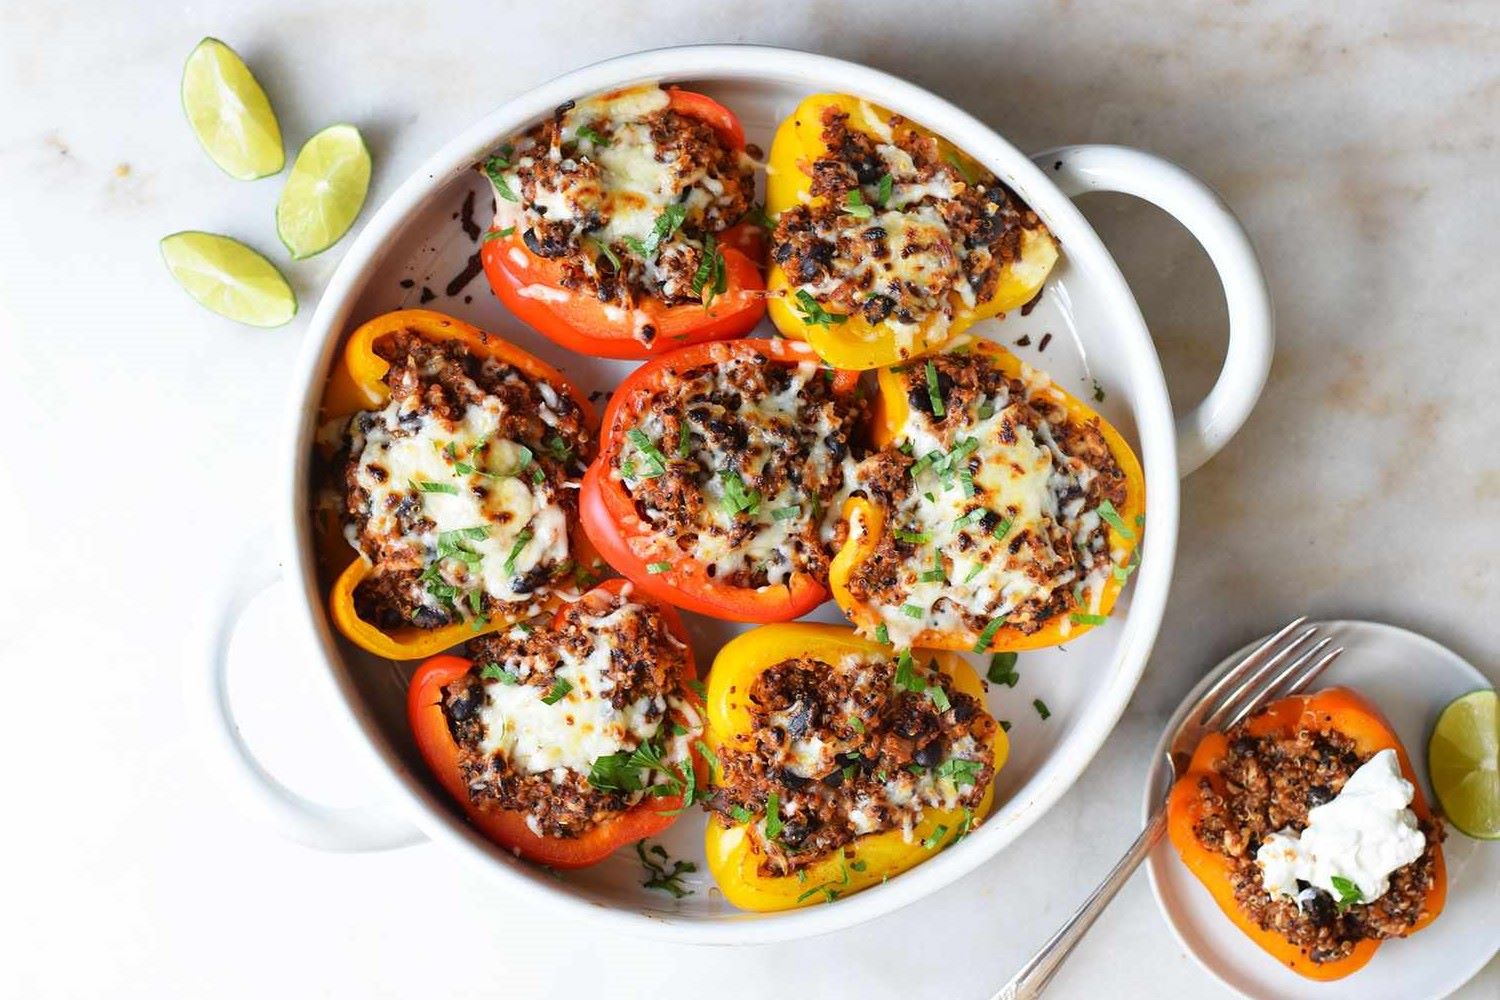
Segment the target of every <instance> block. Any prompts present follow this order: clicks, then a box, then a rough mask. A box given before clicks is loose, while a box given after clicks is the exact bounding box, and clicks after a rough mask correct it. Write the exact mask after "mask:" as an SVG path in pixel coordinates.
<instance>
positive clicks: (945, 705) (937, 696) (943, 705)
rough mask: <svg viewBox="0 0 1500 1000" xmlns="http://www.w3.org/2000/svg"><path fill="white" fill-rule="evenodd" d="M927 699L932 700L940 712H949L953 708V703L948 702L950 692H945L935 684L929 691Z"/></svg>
mask: <svg viewBox="0 0 1500 1000" xmlns="http://www.w3.org/2000/svg"><path fill="white" fill-rule="evenodd" d="M927 697H928V698H931V699H932V704H933V705H934V706H936V708H937V710H938V711H939V712H946V711H948V709H950V708H952V707H953V704H952V702H950V701H949V700H948V692H946V691H944V690H943V689H942V688H940V687H938V686H937V685H936V684H933V685H932V686H930V687H929V688H928V689H927Z"/></svg>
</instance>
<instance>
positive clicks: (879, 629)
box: [875, 622, 891, 646]
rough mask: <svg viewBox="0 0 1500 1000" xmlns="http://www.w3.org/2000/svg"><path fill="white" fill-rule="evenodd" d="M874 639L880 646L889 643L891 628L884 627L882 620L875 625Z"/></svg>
mask: <svg viewBox="0 0 1500 1000" xmlns="http://www.w3.org/2000/svg"><path fill="white" fill-rule="evenodd" d="M875 641H876V642H878V643H880V644H881V645H882V646H889V645H890V644H891V630H890V629H888V628H886V627H885V623H884V622H882V623H880V624H879V625H876V626H875Z"/></svg>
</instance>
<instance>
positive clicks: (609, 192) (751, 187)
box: [480, 85, 765, 358]
mask: <svg viewBox="0 0 1500 1000" xmlns="http://www.w3.org/2000/svg"><path fill="white" fill-rule="evenodd" d="M484 170H485V173H486V174H487V175H488V176H489V179H490V182H491V184H492V186H493V188H494V192H495V204H496V211H495V221H494V226H493V228H492V229H491V230H490V232H489V233H488V234H487V235H486V237H485V242H484V244H483V246H482V247H481V250H480V259H481V261H482V263H483V265H484V270H485V273H486V275H487V276H488V277H489V280H490V284H491V286H492V287H493V288H494V290H495V293H496V294H497V295H498V296H499V297H500V299H501V301H503V302H504V303H505V305H506V306H507V307H508V308H509V309H510V311H511V312H513V313H515V314H516V315H517V316H519V317H520V318H521V319H523V320H524V321H526V322H527V323H528V324H530V325H531V326H532V327H534V328H535V329H536V330H537V331H538V332H540V333H541V334H543V335H544V336H546V337H548V338H550V339H552V340H554V341H556V342H557V343H559V344H561V345H562V346H564V347H566V348H569V349H570V350H574V351H578V352H579V353H582V354H590V355H595V356H598V357H607V358H645V357H649V356H651V355H652V354H656V353H660V352H662V351H668V350H672V349H673V348H676V347H681V346H683V345H684V344H692V343H699V342H701V341H707V340H724V339H728V338H732V337H740V336H744V335H745V334H746V333H748V332H749V331H750V329H751V328H752V327H754V326H755V324H756V323H757V322H759V320H760V318H761V316H763V315H764V314H765V282H764V279H763V277H762V275H761V271H760V267H761V262H762V260H763V258H764V255H765V239H764V232H763V230H762V228H761V227H760V226H759V225H757V224H756V223H754V222H751V221H747V219H748V217H749V216H750V215H752V214H758V213H752V211H751V210H752V206H753V203H754V198H755V165H754V162H753V161H752V160H751V159H750V157H749V156H748V155H747V154H746V152H745V132H744V129H743V128H742V127H741V126H740V123H739V120H738V119H737V118H735V116H734V114H733V112H731V111H729V110H728V109H727V108H725V107H724V106H723V105H721V104H719V103H718V102H717V101H714V100H713V99H711V98H709V97H707V96H705V95H703V94H698V93H693V92H691V91H686V90H681V89H678V88H675V87H672V88H666V89H663V88H661V87H657V86H655V85H650V86H643V87H634V88H630V89H627V90H620V91H615V92H612V93H608V94H604V95H602V96H599V97H594V98H589V99H587V100H581V101H577V102H574V101H569V102H568V103H567V104H564V105H563V106H562V107H559V108H558V109H557V110H556V111H555V112H554V113H553V115H552V116H551V117H550V118H548V119H547V120H546V121H544V122H542V123H541V124H540V125H537V126H536V127H535V128H533V129H531V130H530V131H528V132H526V133H525V134H524V135H521V136H518V137H517V138H516V139H515V140H514V141H513V142H511V143H510V144H507V145H505V146H502V147H501V148H500V150H499V151H498V152H496V153H495V154H494V155H493V156H491V157H490V158H489V159H488V160H487V161H486V162H485V164H484Z"/></svg>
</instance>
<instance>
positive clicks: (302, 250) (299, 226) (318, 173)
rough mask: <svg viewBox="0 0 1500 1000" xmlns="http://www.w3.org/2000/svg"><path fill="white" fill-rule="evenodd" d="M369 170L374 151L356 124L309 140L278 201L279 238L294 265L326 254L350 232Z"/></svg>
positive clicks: (367, 186) (367, 185)
mask: <svg viewBox="0 0 1500 1000" xmlns="http://www.w3.org/2000/svg"><path fill="white" fill-rule="evenodd" d="M370 171H371V165H370V150H369V149H368V147H366V146H365V141H364V139H363V138H362V137H361V136H360V134H359V129H357V128H355V127H354V126H353V125H343V124H340V125H330V126H329V127H327V128H325V129H323V131H321V132H319V133H318V134H316V135H314V136H313V137H312V138H311V139H308V140H307V142H306V143H305V144H304V145H303V146H302V149H301V150H300V151H298V153H297V159H296V160H295V161H294V162H293V163H292V172H291V174H290V175H288V177H287V179H286V186H285V187H283V188H282V189H281V197H280V198H279V199H278V200H277V202H276V235H277V236H279V237H281V242H282V243H283V244H284V245H285V246H286V248H287V250H288V251H289V252H290V253H291V255H292V258H293V259H294V260H302V259H303V258H306V257H311V256H313V255H314V254H318V253H322V252H323V251H324V250H327V249H328V248H329V247H331V246H333V245H334V244H335V243H337V242H338V241H339V240H340V239H341V238H343V236H344V234H345V233H347V232H348V231H349V229H350V227H351V226H353V225H354V220H355V219H357V218H358V217H359V212H360V209H361V208H363V207H364V203H365V195H366V194H367V193H368V192H369V189H370Z"/></svg>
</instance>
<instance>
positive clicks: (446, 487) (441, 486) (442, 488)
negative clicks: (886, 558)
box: [407, 479, 458, 496]
mask: <svg viewBox="0 0 1500 1000" xmlns="http://www.w3.org/2000/svg"><path fill="white" fill-rule="evenodd" d="M407 482H409V483H411V488H412V489H414V490H417V491H419V492H422V493H451V494H452V495H453V496H458V487H457V486H454V485H453V484H452V483H434V482H432V481H430V480H423V481H421V482H419V481H417V480H415V479H408V480H407Z"/></svg>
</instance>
